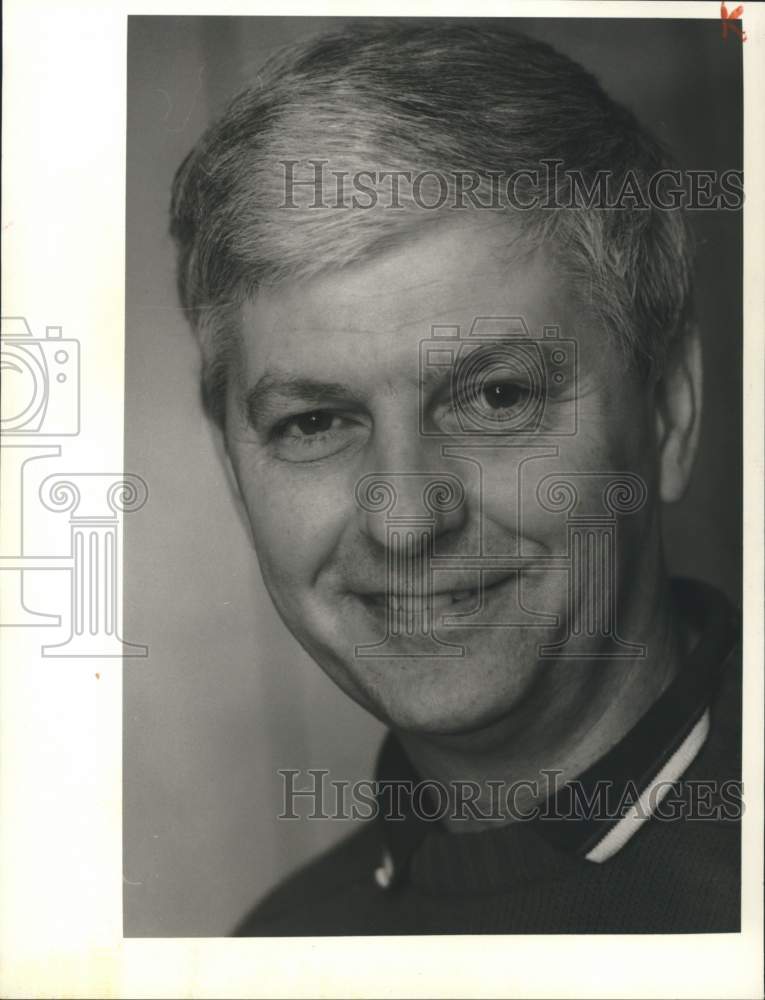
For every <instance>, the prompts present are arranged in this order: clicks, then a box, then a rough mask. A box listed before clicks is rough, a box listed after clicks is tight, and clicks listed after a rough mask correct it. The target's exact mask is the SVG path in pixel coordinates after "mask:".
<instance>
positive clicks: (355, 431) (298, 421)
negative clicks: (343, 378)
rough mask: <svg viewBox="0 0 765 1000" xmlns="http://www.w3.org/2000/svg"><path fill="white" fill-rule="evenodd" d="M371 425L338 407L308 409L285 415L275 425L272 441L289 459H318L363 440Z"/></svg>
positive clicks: (279, 455) (279, 453)
mask: <svg viewBox="0 0 765 1000" xmlns="http://www.w3.org/2000/svg"><path fill="white" fill-rule="evenodd" d="M366 434H367V428H366V427H365V426H364V424H363V423H361V422H360V421H359V420H357V419H353V418H352V417H349V416H347V415H346V414H343V413H338V412H337V411H334V410H308V411H306V412H305V413H298V414H296V415H295V416H292V417H285V418H284V419H283V420H280V421H279V423H278V424H276V425H275V427H273V429H272V430H271V432H270V434H269V443H270V445H271V447H272V449H273V452H274V455H275V456H276V457H277V458H279V459H281V460H282V461H285V462H315V461H318V460H319V459H322V458H328V457H330V456H331V455H335V454H337V453H338V452H341V451H344V450H345V449H346V448H348V447H349V446H351V445H353V444H355V443H357V442H361V441H362V440H363V439H364V438H365V437H366Z"/></svg>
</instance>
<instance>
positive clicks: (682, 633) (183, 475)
mask: <svg viewBox="0 0 765 1000" xmlns="http://www.w3.org/2000/svg"><path fill="white" fill-rule="evenodd" d="M719 36H720V29H719V25H718V24H716V23H714V22H711V21H670V22H661V21H653V20H641V21H638V22H633V21H630V22H624V21H622V22H616V21H608V20H605V21H602V20H590V19H586V20H584V21H580V22H578V23H577V24H576V26H575V27H573V28H572V26H571V25H570V24H569V23H568V22H561V21H559V20H555V19H553V20H551V21H545V22H542V21H540V20H525V19H524V20H522V21H510V20H507V19H499V20H497V19H467V20H466V19H460V20H453V19H441V18H434V19H428V20H418V19H386V18H382V19H377V18H375V19H364V20H359V19H352V20H342V21H341V22H340V23H335V21H334V19H315V18H298V19H292V18H257V17H256V18H246V19H239V18H237V19H233V20H232V19H228V18H197V19H183V18H181V19H175V18H160V19H157V18H153V17H147V18H141V17H138V18H132V19H131V22H130V25H129V34H128V61H129V81H128V83H129V85H128V203H127V218H128V229H127V241H128V244H127V245H128V256H127V303H126V305H127V330H126V350H127V377H126V407H127V415H128V416H127V423H126V437H127V451H128V459H129V461H128V464H129V466H130V467H131V468H135V469H137V470H138V471H139V472H140V474H141V475H144V476H145V478H146V479H147V480H149V481H150V482H152V483H154V482H155V480H156V479H157V475H158V471H159V466H160V465H161V466H163V470H162V472H161V473H160V475H161V477H162V478H161V480H160V482H159V483H158V484H157V487H156V488H155V490H154V494H153V505H152V507H153V511H152V510H150V508H149V507H148V506H147V508H146V509H145V511H144V512H142V513H141V514H140V515H138V516H137V517H136V518H135V519H134V520H133V523H131V524H129V525H127V526H126V537H127V560H128V563H127V574H126V589H127V599H128V606H129V608H130V609H131V610H130V611H129V613H128V621H130V622H131V631H133V632H135V633H136V635H138V634H139V633H140V634H141V635H144V634H146V635H147V636H148V644H149V647H150V650H151V653H150V657H149V659H148V661H147V662H146V663H142V662H138V661H136V662H133V663H131V664H130V666H129V668H128V670H127V672H126V679H125V685H126V701H125V783H126V786H125V787H126V803H125V818H124V821H125V860H126V864H125V873H126V878H127V879H129V881H128V882H127V883H126V889H125V916H126V930H127V933H135V934H137V935H140V934H146V933H151V934H162V933H165V934H168V935H176V934H179V933H194V932H195V929H196V928H198V929H199V931H202V930H204V932H205V933H209V934H228V933H234V934H241V935H269V936H291V935H343V936H347V935H360V934H385V935H395V934H480V933H489V934H523V933H534V934H544V933H548V934H560V933H572V932H575V933H630V932H631V933H643V934H651V933H699V932H723V931H724V932H735V931H737V930H738V929H739V926H740V915H739V907H740V900H739V895H740V844H739V841H740V825H739V820H740V816H741V811H742V808H743V804H742V797H741V773H740V769H741V765H740V756H741V698H742V695H741V679H740V671H741V649H740V620H739V614H740V611H739V609H740V605H741V593H740V577H741V558H742V543H741V531H742V487H741V481H742V469H741V386H742V367H741V358H742V298H741V281H742V270H741V268H742V242H741V241H742V206H743V172H742V166H743V164H742V155H743V129H742V78H741V45H740V44H738V45H735V44H733V42H734V41H738V39H731V40H730V44H728V45H727V46H721V44H720V43H721V39H720V37H719ZM232 95H236V96H233V97H232ZM192 126H193V127H192ZM197 133H198V134H197ZM163 230H166V232H165V231H163ZM171 276H173V277H174V278H175V280H176V281H177V289H178V310H177V313H175V314H173V313H170V314H168V308H169V306H170V299H171V286H172V281H171ZM174 290H175V289H174V287H172V291H173V292H174ZM160 296H162V297H161V298H160ZM183 337H185V338H186V339H187V343H186V344H184V345H183V346H179V345H180V338H183ZM193 351H196V352H198V360H197V357H196V355H195V354H193V353H192V352H193ZM179 354H180V359H181V360H180V363H179V357H178V355H179ZM191 369H195V370H196V371H197V372H198V380H196V379H194V380H192V378H191V377H190V371H191ZM197 382H198V386H197ZM179 396H180V397H182V399H181V401H180V402H179V400H178V398H177V397H179ZM194 407H196V410H194V409H192V408H194ZM197 410H198V413H197ZM203 413H204V415H205V416H204V417H203ZM203 419H206V420H207V421H208V423H207V424H204V423H203V422H202V421H203ZM189 424H191V426H189ZM213 446H214V448H215V452H216V460H217V459H219V463H220V466H221V468H220V469H213V468H210V469H208V468H207V467H206V464H205V463H206V462H208V461H209V459H208V457H207V456H208V455H209V454H210V453H211V452H212V450H213ZM200 451H201V452H203V455H204V457H203V458H202V460H201V462H202V469H203V470H204V471H203V472H202V473H201V474H200V461H199V459H198V457H197V456H198V455H199V453H200ZM723 483H724V484H725V486H724V489H721V488H720V487H721V484H723ZM160 546H161V547H162V548H161V558H160V559H158V549H159V548H160ZM133 621H135V627H133V625H132V623H133ZM327 679H328V681H329V682H330V683H332V684H333V685H335V686H336V688H337V689H338V690H337V691H335V690H330V688H329V686H328V682H327ZM710 886H714V891H713V892H710ZM239 910H241V913H239V912H238V911H239ZM227 911H228V912H227Z"/></svg>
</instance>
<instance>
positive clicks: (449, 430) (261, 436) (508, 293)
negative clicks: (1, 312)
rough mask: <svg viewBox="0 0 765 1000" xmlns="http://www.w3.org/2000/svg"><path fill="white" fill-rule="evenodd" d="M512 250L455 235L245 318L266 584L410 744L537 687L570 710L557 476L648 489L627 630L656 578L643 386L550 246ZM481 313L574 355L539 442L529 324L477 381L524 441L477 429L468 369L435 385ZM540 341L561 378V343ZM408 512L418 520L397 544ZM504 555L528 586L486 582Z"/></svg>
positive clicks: (251, 454) (499, 578)
mask: <svg viewBox="0 0 765 1000" xmlns="http://www.w3.org/2000/svg"><path fill="white" fill-rule="evenodd" d="M511 236H512V230H511V229H510V228H509V226H508V225H507V224H506V223H504V222H503V223H502V224H501V225H497V224H496V223H495V224H493V225H490V224H486V223H485V222H483V221H479V222H477V223H474V222H469V223H467V224H463V225H459V226H457V225H454V226H448V227H442V228H440V229H436V230H434V231H431V233H430V234H429V235H427V236H424V237H421V238H419V239H417V240H413V241H412V242H411V243H408V244H406V245H403V246H402V248H401V249H397V250H394V251H391V252H388V253H387V254H386V255H383V256H380V257H378V258H376V259H373V260H372V261H369V262H366V263H364V264H361V265H359V266H357V267H351V268H348V269H346V270H344V271H342V272H335V273H333V274H329V275H325V276H321V277H319V278H316V279H313V280H311V281H305V282H302V283H296V284H295V285H294V286H289V285H282V286H280V287H279V288H278V289H271V290H264V291H262V292H261V293H260V294H259V295H258V296H257V297H256V299H255V300H254V301H253V302H251V303H249V304H247V305H246V306H245V307H244V309H243V313H242V352H241V371H240V372H239V377H238V378H237V379H232V385H231V390H230V392H229V399H228V407H227V411H228V416H227V429H226V437H227V445H228V450H229V454H230V456H231V460H232V463H233V466H234V469H235V472H236V476H237V479H238V482H239V485H240V489H241V493H242V496H243V499H244V503H245V505H246V508H247V512H248V515H249V519H250V522H251V525H252V532H253V537H254V541H255V546H256V549H257V554H258V558H259V561H260V566H261V569H262V572H263V576H264V579H265V582H266V585H267V587H268V589H269V592H270V594H271V596H272V598H273V600H274V603H275V605H276V607H277V609H278V610H279V612H280V614H281V616H282V618H283V620H284V621H285V623H286V624H287V626H288V627H289V629H290V630H291V631H292V632H293V634H294V635H295V636H296V637H297V639H298V640H299V641H300V643H301V644H302V645H303V646H304V648H305V649H306V650H307V651H308V652H309V653H310V654H311V656H312V657H314V659H315V660H316V661H317V662H318V663H319V664H320V665H321V667H322V668H323V669H324V670H325V671H326V672H327V673H328V674H329V675H330V676H331V677H332V678H333V679H334V680H335V681H336V682H337V683H338V684H339V685H340V686H341V687H342V688H343V689H344V690H345V691H346V693H348V694H349V695H350V696H351V697H352V698H354V699H355V700H356V701H358V702H359V703H360V704H361V705H363V706H364V707H366V708H367V709H369V710H370V711H372V712H373V713H374V714H376V715H377V716H378V717H380V718H381V719H383V720H384V721H386V722H388V723H389V724H392V725H394V726H396V727H398V728H401V729H404V730H408V731H411V732H420V733H461V732H470V731H475V730H480V729H481V728H482V727H485V726H489V725H490V724H492V723H495V722H497V720H500V719H502V718H505V717H509V716H511V715H512V713H513V712H514V711H517V710H518V709H519V706H522V705H523V704H524V702H525V700H528V699H527V696H528V695H529V694H530V693H531V692H532V691H536V693H537V695H538V694H539V692H540V691H543V692H544V690H545V686H547V687H548V688H549V689H550V695H549V696H550V697H553V696H554V695H553V692H552V688H553V687H555V686H556V685H557V686H558V687H560V686H561V685H563V686H565V685H566V684H567V683H570V678H571V677H572V676H573V674H572V673H571V671H572V670H574V669H575V668H574V667H573V666H572V665H571V662H570V661H569V663H568V665H567V664H566V663H563V664H562V665H561V663H556V662H553V661H550V660H540V658H539V655H538V651H539V646H540V644H542V643H550V642H555V641H556V640H560V639H561V638H562V636H563V635H564V634H565V633H566V629H567V626H568V623H569V616H568V596H569V586H570V580H569V574H568V572H567V570H566V568H565V564H564V563H565V560H564V559H562V558H560V559H559V560H558V563H557V565H553V566H550V565H547V566H546V565H545V564H544V563H545V559H548V558H549V557H555V556H558V557H565V554H566V552H567V544H568V543H567V526H566V517H565V512H564V513H560V512H557V513H556V512H554V511H553V512H551V511H550V510H549V509H546V508H545V506H544V505H543V504H542V503H541V502H540V499H539V496H538V493H537V488H538V487H539V486H540V484H541V483H542V480H543V479H544V478H545V477H546V476H549V475H550V474H552V473H557V474H560V475H562V476H565V475H566V474H580V473H608V472H612V473H617V472H624V471H631V472H633V473H637V474H638V475H640V476H641V477H642V478H643V479H644V480H645V481H646V483H647V485H648V488H649V501H648V503H647V504H646V505H645V506H644V507H643V509H642V510H641V511H640V512H638V513H636V514H634V515H632V516H631V517H629V518H626V519H624V521H623V523H620V524H619V535H618V542H619V548H618V552H617V559H616V563H615V565H616V575H615V581H614V585H613V596H614V599H615V601H616V603H617V606H618V607H619V608H621V609H623V619H624V620H623V621H622V622H620V625H621V626H622V631H623V632H624V630H625V629H627V630H628V629H629V625H630V620H629V615H628V605H629V604H630V602H633V603H634V601H635V599H636V598H635V594H636V591H635V590H634V587H633V584H632V581H634V580H645V579H647V578H650V575H651V574H652V573H654V572H655V569H656V565H657V560H658V556H657V552H658V543H657V530H656V517H655V504H654V502H653V499H652V496H653V490H652V486H653V481H654V479H655V473H654V466H655V464H656V463H655V448H654V443H653V433H652V426H653V416H652V413H651V406H650V401H649V400H648V398H647V394H646V392H645V386H644V385H642V384H641V383H640V382H639V381H638V380H637V378H635V377H633V376H629V375H627V374H626V373H625V370H624V363H623V360H622V356H621V354H620V353H619V350H618V348H617V346H616V344H615V343H614V342H613V338H609V336H608V334H607V333H606V331H604V330H603V329H601V328H599V327H598V326H597V325H596V323H595V321H594V319H593V316H592V314H591V313H590V312H589V311H588V310H587V309H586V307H585V306H584V305H582V304H581V302H580V301H579V297H578V296H575V295H574V294H572V292H571V290H570V289H568V288H567V287H566V285H565V283H564V280H563V278H562V276H561V270H560V268H559V267H558V266H557V265H556V263H555V261H554V259H553V258H552V256H551V255H549V254H548V253H547V252H546V251H545V249H544V248H542V249H540V250H538V251H536V252H535V253H533V254H526V255H522V254H521V253H519V250H518V247H519V244H518V243H517V242H516V243H515V244H513V243H512V240H511V238H510V237H511ZM584 298H585V296H584V295H583V296H582V299H584ZM476 317H522V318H523V319H524V320H525V323H526V325H527V327H528V330H529V337H530V338H531V339H533V340H535V341H538V342H540V341H542V338H543V330H544V328H545V327H549V326H550V325H557V326H559V327H560V331H561V332H560V337H561V338H562V339H565V340H567V341H571V340H574V341H575V342H576V344H577V365H576V372H575V377H574V376H573V375H572V369H571V367H570V365H569V367H568V368H567V369H566V371H567V374H566V377H565V378H564V379H563V381H562V384H560V385H557V384H554V383H553V380H552V378H550V379H548V382H547V385H546V388H544V390H543V391H544V393H545V394H546V395H545V399H544V400H543V407H542V409H541V410H540V409H539V408H538V407H537V408H536V412H537V413H538V414H541V417H540V419H539V420H538V421H537V423H536V424H535V426H534V427H533V428H531V427H526V426H525V425H524V424H523V423H522V422H521V423H519V422H518V421H517V420H515V415H516V414H519V413H521V412H522V411H523V412H528V411H529V402H530V396H531V394H532V393H534V392H537V393H539V392H540V391H542V390H540V388H539V386H536V388H535V387H534V386H532V385H531V383H530V380H529V378H528V375H527V374H524V371H523V370H522V367H523V366H522V365H520V366H519V365H518V364H516V363H514V362H513V360H512V359H513V357H514V354H513V350H512V347H511V348H510V349H509V350H507V349H505V348H504V347H503V345H504V344H510V345H512V342H513V331H512V329H508V331H507V333H508V336H507V338H506V339H505V338H503V336H502V331H501V329H500V330H499V334H500V336H499V338H498V340H497V344H494V342H493V341H492V342H490V343H488V344H487V343H486V342H485V341H481V343H480V344H477V346H475V347H473V346H472V345H471V346H470V347H469V349H468V354H471V356H472V351H478V352H480V351H484V352H491V351H492V350H493V351H494V354H493V355H491V356H492V357H494V358H498V359H499V360H497V361H496V362H492V365H493V367H492V365H490V366H489V367H490V368H491V377H490V378H488V379H486V378H485V377H484V376H480V378H479V381H478V382H476V383H475V385H472V386H471V385H470V384H469V383H468V384H466V385H464V386H463V389H464V392H465V393H466V395H467V396H470V394H471V393H473V394H474V395H475V397H476V399H477V401H478V404H479V405H480V406H482V407H483V410H484V411H485V412H486V413H487V414H488V415H489V419H490V420H491V419H492V417H496V420H497V421H498V422H497V424H496V426H497V427H501V426H506V427H509V428H512V429H513V432H512V433H508V434H501V435H499V436H497V435H494V436H487V435H486V434H481V433H475V434H473V435H472V436H471V434H464V433H462V432H463V430H464V427H463V425H461V423H460V420H459V412H458V410H459V407H460V405H462V401H461V399H460V398H459V393H458V398H455V395H454V388H455V381H454V377H453V374H454V373H453V371H450V370H449V369H448V366H447V367H439V366H437V365H436V366H432V365H426V367H425V368H424V369H421V365H420V358H421V342H423V341H428V340H430V339H431V327H432V326H435V325H439V326H442V325H449V326H454V327H459V330H460V335H459V336H460V337H461V340H462V341H464V340H465V338H466V337H467V336H468V331H469V330H470V329H471V326H472V324H473V322H474V320H475V318H476ZM494 329H495V332H496V329H497V327H496V323H495V326H494ZM457 337H458V334H457V332H456V331H455V333H454V338H455V340H456V339H457ZM478 339H480V338H478ZM516 340H517V337H516ZM497 345H499V346H498V348H497ZM448 346H453V345H448ZM541 346H542V347H544V348H545V351H544V353H540V354H539V355H538V357H545V358H547V359H548V362H545V364H548V368H547V369H546V370H547V372H548V375H549V374H550V372H551V368H549V357H550V353H549V347H550V345H549V344H544V343H542V344H541ZM497 350H498V353H497ZM487 356H489V355H487ZM532 356H533V351H532ZM568 356H570V355H568ZM558 357H560V356H559V355H558ZM481 358H482V355H481V354H480V353H478V354H476V355H475V357H474V360H477V361H479V362H480V361H481ZM567 364H569V363H568V362H567ZM468 367H470V366H468ZM564 367H565V366H564ZM472 368H473V369H474V370H475V371H478V372H479V373H480V372H481V371H484V372H485V370H486V365H483V368H482V365H481V364H480V363H478V364H474V365H473V366H472ZM531 404H532V405H531V407H530V409H531V410H532V411H534V410H535V405H536V404H535V401H534V400H533V399H531ZM574 413H575V414H576V433H571V429H572V418H573V414H574ZM503 421H505V423H504V424H503ZM370 474H380V475H381V478H383V479H387V482H388V483H389V484H390V485H391V490H392V493H391V496H393V497H394V499H395V508H394V509H393V510H391V509H390V507H388V509H387V513H386V510H384V509H380V510H374V509H372V510H370V509H364V506H363V505H361V504H360V503H359V497H358V496H357V492H359V495H360V494H363V492H364V491H363V489H361V488H360V491H357V486H359V484H360V483H361V487H363V486H364V484H365V483H368V480H364V481H363V482H362V480H363V477H365V476H369V475H370ZM439 476H440V477H441V479H444V478H446V479H447V480H448V481H449V482H451V483H452V484H453V483H454V482H455V480H456V481H457V482H458V483H459V484H461V486H462V488H463V490H464V498H463V500H462V502H461V503H460V504H458V505H457V506H456V507H455V508H454V509H452V510H448V511H445V512H438V511H435V512H434V511H433V510H432V509H429V508H428V507H427V505H426V504H424V502H423V490H424V488H425V487H426V486H427V484H428V482H430V481H432V480H434V479H437V478H439ZM575 481H576V484H577V485H576V489H577V491H578V493H579V496H580V505H581V506H580V507H579V508H578V509H579V510H580V512H581V511H582V510H584V511H585V512H588V511H589V512H591V513H596V514H602V513H603V511H604V507H603V504H602V501H601V499H600V497H601V495H602V482H603V481H602V477H600V478H598V477H597V476H594V475H593V476H592V477H582V476H581V475H576V476H575ZM590 494H591V495H590ZM366 506H367V508H369V506H370V505H369V504H366ZM372 506H373V505H372ZM391 515H395V516H396V517H397V518H403V520H402V521H400V522H398V525H397V526H396V525H393V528H392V522H391V520H390V517H391ZM402 525H403V527H402ZM408 531H409V532H412V534H410V535H409V536H408V535H407V532H408ZM424 536H428V537H429V538H430V539H431V547H432V554H434V555H436V556H438V557H451V559H450V561H449V562H448V564H446V565H447V567H448V568H442V567H438V568H436V569H435V570H433V573H432V577H431V578H430V582H428V579H427V577H426V578H425V590H426V592H427V593H426V595H425V597H423V596H422V594H421V593H419V592H417V589H416V586H414V585H413V583H412V581H413V579H414V576H413V575H412V574H416V573H418V572H421V570H422V566H423V550H422V548H421V547H420V542H416V543H415V544H413V545H410V546H409V548H407V542H406V539H407V537H416V538H419V539H421V538H423V537H424ZM487 555H489V556H494V557H496V556H519V555H522V556H523V557H525V560H526V561H525V562H524V564H523V565H524V568H523V569H522V570H521V571H520V572H518V571H514V570H512V569H509V568H507V567H506V568H500V569H494V570H492V571H486V572H481V571H480V569H479V567H480V565H481V564H480V561H479V562H476V558H475V557H477V556H483V557H485V556H487ZM471 557H473V558H472V561H471ZM418 593H419V596H418ZM413 594H414V596H412V595H413ZM407 595H409V596H408V597H407ZM399 609H403V610H399ZM476 609H479V610H476ZM397 616H398V617H397ZM444 616H449V618H448V619H447V621H451V624H446V623H445V622H444ZM466 617H469V620H466ZM460 619H462V620H460ZM426 620H432V621H433V623H434V625H435V630H436V635H437V637H438V639H439V640H440V641H442V642H446V643H449V644H452V647H455V648H456V649H457V650H458V651H459V650H460V648H461V650H462V654H461V655H439V653H438V649H437V648H435V653H436V655H422V654H423V652H428V653H430V654H433V652H434V646H433V642H432V640H430V641H424V640H422V637H421V636H420V637H418V634H419V632H420V631H421V626H422V623H423V621H426ZM391 621H393V622H394V627H395V628H397V629H398V632H399V633H400V634H398V635H397V636H394V637H393V638H389V639H388V640H387V643H384V644H383V646H381V647H379V648H378V650H377V652H378V653H380V652H381V653H382V655H376V656H369V655H364V651H363V650H361V651H359V649H358V647H365V646H366V647H369V646H372V645H374V644H376V643H380V642H381V641H383V640H385V639H386V635H387V632H388V628H389V625H390V622H391ZM396 623H398V624H397V625H396ZM508 623H510V624H508ZM633 624H634V623H633ZM409 633H411V634H409ZM625 637H626V638H634V637H633V636H630V635H626V636H625ZM594 641H596V640H594ZM637 641H639V636H637ZM445 652H450V653H453V652H454V648H451V649H450V650H448V651H445ZM601 669H602V666H601ZM577 676H579V675H577ZM567 678H568V679H567Z"/></svg>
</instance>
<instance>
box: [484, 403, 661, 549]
mask: <svg viewBox="0 0 765 1000" xmlns="http://www.w3.org/2000/svg"><path fill="white" fill-rule="evenodd" d="M646 414H647V407H646V404H645V400H644V399H641V398H640V397H639V396H635V395H634V394H632V393H630V394H629V399H628V400H627V399H625V400H623V401H619V402H616V401H615V400H611V399H608V398H604V397H603V396H601V397H598V398H591V399H588V400H583V401H582V406H581V408H580V413H579V421H578V426H577V433H576V434H573V435H561V436H560V437H558V438H555V439H553V438H550V439H548V440H547V441H545V442H544V443H542V442H540V443H538V444H535V443H533V442H531V441H529V442H528V444H526V443H524V444H523V445H522V446H519V447H517V448H512V447H511V448H504V449H499V448H498V449H492V450H487V451H486V452H485V454H484V458H483V460H482V462H481V465H482V471H483V513H484V516H485V517H486V519H487V520H488V521H489V522H492V523H493V524H495V525H498V526H501V527H502V528H504V529H505V530H507V531H512V532H518V533H519V534H520V535H521V536H524V537H525V538H526V539H528V540H536V541H538V542H539V543H540V544H543V545H544V546H545V547H546V548H558V547H559V545H560V544H562V543H564V542H565V538H566V526H565V517H562V516H561V515H560V514H556V513H554V512H551V511H550V510H549V509H547V507H546V506H545V505H544V503H543V502H542V501H541V499H540V497H541V496H543V495H545V492H546V487H547V486H548V485H549V483H550V481H551V480H555V481H556V482H557V481H561V482H563V483H570V484H571V486H572V488H573V490H574V492H575V493H576V495H577V497H578V498H579V499H578V508H579V509H580V510H582V511H587V512H590V513H595V512H600V511H602V510H604V507H603V491H604V489H605V488H606V487H607V485H608V483H609V481H611V480H614V479H615V478H616V477H617V475H618V474H620V473H631V474H632V475H636V476H638V477H639V478H640V479H642V480H643V481H644V483H645V485H646V487H647V491H648V496H649V497H650V496H651V495H652V493H653V487H654V480H655V474H654V465H655V462H654V456H653V437H652V429H651V427H650V424H649V421H648V419H647V416H646Z"/></svg>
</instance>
